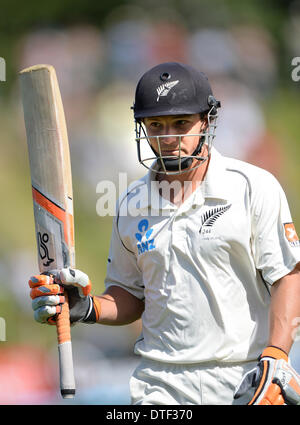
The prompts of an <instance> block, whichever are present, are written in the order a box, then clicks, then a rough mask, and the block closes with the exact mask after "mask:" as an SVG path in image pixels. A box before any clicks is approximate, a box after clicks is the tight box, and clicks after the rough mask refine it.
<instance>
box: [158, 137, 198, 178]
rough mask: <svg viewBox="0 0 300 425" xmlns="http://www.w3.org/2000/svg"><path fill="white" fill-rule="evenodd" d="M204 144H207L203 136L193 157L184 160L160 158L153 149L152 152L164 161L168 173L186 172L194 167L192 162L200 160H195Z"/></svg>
mask: <svg viewBox="0 0 300 425" xmlns="http://www.w3.org/2000/svg"><path fill="white" fill-rule="evenodd" d="M204 142H205V136H201V137H200V140H199V143H198V146H197V147H196V149H195V150H194V152H193V153H192V154H191V156H187V157H184V158H163V157H160V155H159V154H158V153H157V152H156V151H155V150H154V149H153V148H152V150H153V152H154V153H155V155H156V156H157V158H158V159H159V160H160V161H163V163H164V166H165V168H166V170H167V171H178V170H186V169H187V168H189V167H190V166H191V165H192V162H193V160H194V159H198V158H195V156H197V155H199V153H200V152H201V150H202V147H203V144H204ZM200 159H201V158H199V160H200Z"/></svg>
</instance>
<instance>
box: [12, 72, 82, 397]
mask: <svg viewBox="0 0 300 425" xmlns="http://www.w3.org/2000/svg"><path fill="white" fill-rule="evenodd" d="M20 80H21V94H22V102H23V110H24V121H25V128H26V136H27V145H28V155H29V163H30V174H31V184H32V197H33V209H34V219H35V229H36V241H37V251H38V264H39V270H40V272H41V273H43V272H47V271H50V270H54V269H61V268H63V267H69V266H70V267H74V266H75V248H74V218H73V194H72V175H71V162H70V152H69V143H68V135H67V127H66V121H65V115H64V109H63V104H62V100H61V95H60V89H59V85H58V81H57V77H56V72H55V69H54V68H53V67H52V66H50V65H36V66H33V67H30V68H26V69H24V70H23V71H21V72H20ZM65 296H66V294H65ZM66 298H67V297H66ZM57 335H58V349H59V362H60V386H61V394H62V396H63V397H64V398H72V397H73V396H74V394H75V380H74V372H73V359H72V346H71V332H70V321H69V306H68V302H67V301H66V303H64V305H63V310H62V312H61V314H60V315H59V316H58V318H57Z"/></svg>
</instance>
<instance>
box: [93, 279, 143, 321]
mask: <svg viewBox="0 0 300 425" xmlns="http://www.w3.org/2000/svg"><path fill="white" fill-rule="evenodd" d="M96 298H97V300H98V301H99V303H100V317H99V320H98V321H97V323H100V324H103V325H112V326H113V325H115V326H120V325H127V324H129V323H132V322H135V321H136V320H137V319H139V318H140V317H141V315H142V313H143V311H144V307H145V305H144V302H143V301H141V300H139V299H138V298H136V297H135V296H133V295H132V294H130V293H129V292H127V291H125V290H124V289H122V288H120V287H118V286H111V287H109V288H108V289H107V290H106V291H105V292H104V293H103V294H102V295H100V296H96Z"/></svg>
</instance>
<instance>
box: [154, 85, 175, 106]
mask: <svg viewBox="0 0 300 425" xmlns="http://www.w3.org/2000/svg"><path fill="white" fill-rule="evenodd" d="M178 83H179V80H176V81H169V82H168V83H164V84H161V85H160V86H159V87H157V89H156V92H157V95H158V96H157V99H156V101H157V102H158V101H159V99H160V98H161V97H164V96H167V95H168V94H169V91H170V90H171V89H172V88H173V87H174V86H176V84H178Z"/></svg>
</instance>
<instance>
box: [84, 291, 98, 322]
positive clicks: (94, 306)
mask: <svg viewBox="0 0 300 425" xmlns="http://www.w3.org/2000/svg"><path fill="white" fill-rule="evenodd" d="M89 301H90V305H89V308H88V311H87V313H86V315H85V317H84V318H83V319H82V322H83V323H96V322H98V320H99V318H100V311H101V307H100V302H99V300H98V299H97V298H96V297H95V296H90V295H89Z"/></svg>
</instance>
